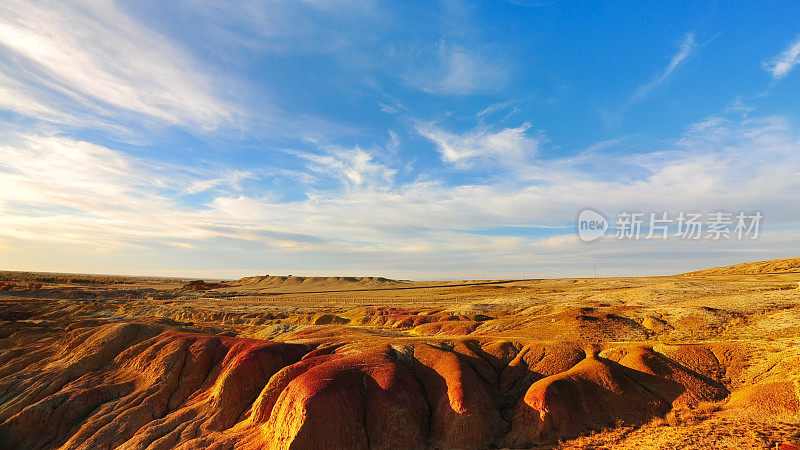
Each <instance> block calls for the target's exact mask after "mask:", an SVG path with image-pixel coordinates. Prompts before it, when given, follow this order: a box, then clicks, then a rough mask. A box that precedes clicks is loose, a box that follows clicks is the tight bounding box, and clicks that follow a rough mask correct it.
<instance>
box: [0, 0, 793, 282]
mask: <svg viewBox="0 0 800 450" xmlns="http://www.w3.org/2000/svg"><path fill="white" fill-rule="evenodd" d="M798 65H800V8H798V7H797V5H794V4H792V3H788V2H786V3H773V4H770V5H762V4H755V3H753V4H748V3H744V2H708V3H702V4H701V2H686V3H683V4H682V3H678V2H675V3H671V4H668V5H645V4H640V3H633V4H631V2H618V3H614V2H607V3H602V4H599V3H591V4H587V3H585V2H548V1H528V0H512V1H506V2H458V1H443V2H373V1H369V0H345V1H322V0H309V1H296V2H290V1H269V2H265V1H248V0H245V1H237V2H224V1H205V0H178V1H174V2H159V1H150V0H146V1H136V2H133V1H131V2H113V1H52V2H37V3H34V4H31V3H30V2H26V1H16V0H10V1H6V2H3V4H2V5H0V266H2V268H4V269H23V270H42V271H65V272H100V273H131V274H163V275H180V276H197V277H238V276H243V275H249V274H257V273H261V274H263V273H272V274H276V273H281V274H285V273H292V274H296V275H300V274H304V275H328V274H341V275H383V276H390V277H401V278H417V279H420V278H422V279H424V278H480V277H518V276H521V275H522V274H523V272H524V273H525V274H526V275H527V276H586V275H590V274H592V273H593V270H592V267H593V265H594V264H597V265H598V266H599V268H600V273H601V274H604V275H623V274H661V273H674V272H680V271H684V270H691V269H696V268H701V267H706V266H709V265H721V264H727V263H734V262H739V261H747V260H758V259H767V258H774V257H785V256H797V255H798V254H800V252H799V251H800V239H798V238H800V234H799V233H800V201H799V200H800V195H799V194H798V193H800V189H798V188H800V128H799V127H800V123H798V119H800V117H798V111H800V108H798V106H800V89H799V88H798V83H800V68H798V67H797V66H798ZM585 207H592V208H594V209H596V210H598V211H601V212H603V213H604V214H606V215H607V216H608V217H609V218H610V219H613V216H614V215H615V214H617V213H618V212H619V211H623V210H627V211H631V210H637V211H659V212H660V211H668V212H670V213H674V212H677V211H683V210H687V211H688V210H693V211H704V212H708V211H715V210H726V211H749V212H752V211H761V212H762V214H763V215H764V218H765V219H764V228H763V230H762V231H763V232H762V234H761V236H760V237H759V239H757V240H752V241H750V240H748V241H737V240H724V241H709V240H701V241H691V242H686V241H680V240H674V239H670V240H666V241H653V240H648V241H644V240H640V241H619V240H615V239H601V240H600V241H598V242H592V243H589V244H587V243H584V242H581V241H580V240H579V239H578V237H577V234H576V232H575V218H576V216H577V214H578V211H580V210H581V209H582V208H585Z"/></svg>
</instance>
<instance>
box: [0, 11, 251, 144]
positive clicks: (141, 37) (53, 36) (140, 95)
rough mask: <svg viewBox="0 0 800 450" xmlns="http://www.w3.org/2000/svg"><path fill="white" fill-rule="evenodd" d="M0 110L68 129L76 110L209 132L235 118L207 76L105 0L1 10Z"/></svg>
mask: <svg viewBox="0 0 800 450" xmlns="http://www.w3.org/2000/svg"><path fill="white" fill-rule="evenodd" d="M0 88H2V90H3V91H4V92H3V96H2V98H3V99H2V100H0V107H2V108H4V109H8V110H11V111H13V112H16V113H18V114H22V115H27V116H34V117H38V118H44V119H49V120H53V121H58V122H65V123H69V124H73V123H74V122H75V116H76V114H75V111H83V112H90V113H91V114H92V115H94V116H99V117H106V118H108V117H119V116H120V115H121V114H135V115H139V116H141V117H144V118H146V119H148V120H156V121H159V122H162V123H164V122H165V123H168V124H177V125H185V126H191V127H196V128H200V129H213V128H215V127H217V126H219V125H220V124H222V123H225V122H226V121H229V120H231V119H232V118H233V117H234V116H235V115H236V114H237V111H236V108H235V107H234V106H233V105H231V104H230V103H228V102H227V101H225V100H223V99H222V98H221V97H220V96H219V95H217V94H216V93H215V89H214V87H213V80H212V78H211V77H210V76H209V75H208V71H207V70H204V68H203V67H202V66H200V65H199V64H198V63H196V62H195V61H193V60H192V58H191V57H190V56H188V55H187V54H186V52H184V51H183V50H182V49H181V48H180V47H179V46H178V45H176V44H175V43H173V42H170V41H169V40H168V39H167V38H165V37H164V36H161V35H159V34H158V33H156V32H155V31H153V30H152V29H148V28H147V27H145V26H143V25H142V24H140V23H138V22H136V21H135V20H134V19H132V18H131V17H130V15H128V14H127V13H126V12H125V11H123V10H122V9H121V8H120V7H118V6H117V5H116V4H115V2H113V1H110V0H101V1H83V0H76V1H47V2H37V3H31V2H26V1H19V0H9V1H6V2H3V3H2V5H0Z"/></svg>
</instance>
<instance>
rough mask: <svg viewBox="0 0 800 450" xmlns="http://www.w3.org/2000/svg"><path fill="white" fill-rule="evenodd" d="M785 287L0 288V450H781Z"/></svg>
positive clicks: (42, 282) (793, 330)
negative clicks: (113, 449)
mask: <svg viewBox="0 0 800 450" xmlns="http://www.w3.org/2000/svg"><path fill="white" fill-rule="evenodd" d="M798 282H800V258H792V259H785V260H776V261H769V262H763V263H749V264H743V265H737V266H731V267H727V268H718V269H709V270H706V271H700V272H694V273H690V274H684V275H676V276H669V277H639V278H583V279H542V280H539V279H531V280H493V281H484V280H474V281H449V282H412V281H395V280H388V279H384V278H346V277H332V278H304V277H275V276H272V277H270V276H265V277H248V278H243V279H240V280H237V281H222V282H210V281H208V282H200V281H193V282H189V280H177V279H154V278H153V279H149V278H134V277H112V276H90V275H59V274H41V273H17V272H0V320H1V321H0V447H2V448H53V447H61V448H98V447H102V448H109V447H123V448H152V449H157V448H163V449H168V448H176V447H178V448H494V447H500V448H502V447H509V448H552V447H558V448H604V447H608V448H611V447H613V448H784V449H790V448H796V447H794V445H800V290H798V289H797V287H798Z"/></svg>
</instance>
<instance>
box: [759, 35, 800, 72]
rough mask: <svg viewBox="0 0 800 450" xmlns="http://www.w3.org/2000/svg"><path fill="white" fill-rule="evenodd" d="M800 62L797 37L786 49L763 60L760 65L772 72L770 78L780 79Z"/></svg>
mask: <svg viewBox="0 0 800 450" xmlns="http://www.w3.org/2000/svg"><path fill="white" fill-rule="evenodd" d="M798 64H800V39H797V40H796V41H794V42H793V43H792V44H790V45H789V47H787V48H786V50H784V51H782V52H781V53H780V54H779V55H777V56H775V57H774V58H772V59H770V60H768V61H764V63H762V67H763V68H764V70H766V71H767V72H769V73H771V74H772V78H774V79H776V80H780V79H781V78H784V77H785V76H786V75H788V74H789V72H791V71H792V70H793V69H794V68H795V66H797V65H798Z"/></svg>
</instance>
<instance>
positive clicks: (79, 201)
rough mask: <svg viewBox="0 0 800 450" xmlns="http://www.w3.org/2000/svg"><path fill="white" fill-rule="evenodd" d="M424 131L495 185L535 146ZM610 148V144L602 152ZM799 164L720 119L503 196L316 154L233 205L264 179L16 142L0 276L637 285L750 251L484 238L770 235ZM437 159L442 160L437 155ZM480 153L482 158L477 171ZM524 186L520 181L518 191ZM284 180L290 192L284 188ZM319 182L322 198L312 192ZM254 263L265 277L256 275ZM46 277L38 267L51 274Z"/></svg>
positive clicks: (378, 163) (770, 133)
mask: <svg viewBox="0 0 800 450" xmlns="http://www.w3.org/2000/svg"><path fill="white" fill-rule="evenodd" d="M427 131H428V132H429V133H434V134H435V135H436V138H438V139H441V140H442V146H444V147H447V148H448V149H449V150H447V151H450V152H452V153H453V157H454V158H455V160H454V162H453V164H457V162H458V161H471V160H474V161H480V162H481V164H482V165H484V166H490V167H495V168H501V169H503V170H511V169H510V168H509V166H508V165H507V164H506V162H505V161H504V159H503V158H504V157H506V156H507V155H509V154H510V155H518V154H519V152H520V151H522V150H524V149H526V148H529V146H532V145H534V144H535V143H536V142H537V141H536V137H535V133H533V132H532V131H531V130H530V129H528V128H527V127H520V128H512V129H507V130H501V131H496V132H491V131H485V130H479V131H478V132H476V130H470V131H467V132H465V133H461V134H459V133H453V132H444V131H442V130H441V129H438V128H431V129H429V130H427ZM442 133H444V134H442ZM433 137H434V135H431V139H433ZM493 140H498V141H499V142H500V144H496V143H495V144H493V143H492V142H494V141H493ZM529 140H530V141H529ZM387 145H391V139H390V141H389V143H388V144H387ZM437 145H438V144H437ZM609 145H611V146H613V145H615V143H614V142H613V141H611V142H606V143H603V144H602V145H601V146H600V147H602V148H607V147H608V146H609ZM799 149H800V132H798V130H796V129H795V128H793V127H792V126H791V124H790V123H789V122H788V121H786V120H784V119H782V118H779V117H766V118H760V119H757V120H756V119H747V120H733V119H729V118H725V117H723V116H717V117H713V118H710V119H708V120H705V121H703V122H701V123H698V124H696V125H695V126H693V127H691V128H690V129H688V130H687V131H686V133H685V134H684V135H683V136H681V138H680V139H676V140H674V141H672V142H670V143H667V144H665V148H664V149H661V150H658V151H651V152H649V153H640V154H638V156H632V155H630V154H619V155H615V154H613V153H608V152H606V151H596V152H585V153H584V154H582V155H581V157H580V158H556V159H552V158H549V159H543V158H541V157H538V158H531V159H527V160H524V161H520V162H518V165H519V167H517V168H516V169H514V170H516V172H515V176H514V177H513V178H515V179H516V181H515V182H514V183H508V182H506V180H503V179H502V177H501V178H498V179H487V180H483V181H480V182H477V181H473V183H471V184H470V183H461V184H455V185H454V184H452V183H449V182H447V181H446V180H445V179H442V178H437V177H433V176H431V175H428V176H425V175H424V174H423V175H422V176H420V177H419V178H417V179H414V180H410V181H405V180H402V179H399V178H398V177H397V176H395V173H396V168H395V167H394V164H395V163H394V162H393V160H391V159H384V158H381V157H380V155H381V152H385V151H386V149H383V148H376V149H364V148H359V147H352V148H323V149H321V152H320V153H319V154H307V153H295V156H297V157H298V158H299V160H300V161H303V162H304V168H303V169H302V170H301V173H305V174H310V178H309V179H308V180H306V182H307V183H308V184H307V185H304V186H300V189H302V190H303V191H302V192H304V193H305V195H303V196H301V197H300V198H296V199H293V200H291V201H282V200H280V199H276V198H270V197H269V196H268V195H259V194H257V193H255V192H252V191H250V192H247V191H241V190H238V189H237V187H236V183H237V182H238V180H240V179H241V177H243V176H254V177H257V176H259V174H261V173H263V172H265V171H266V170H265V168H253V169H252V170H248V171H246V172H245V174H241V173H238V172H236V169H232V170H233V172H232V173H216V172H214V173H211V172H202V171H197V172H192V171H186V170H178V171H176V170H174V169H171V168H169V167H159V166H158V164H152V163H151V162H146V161H141V160H137V159H134V158H131V157H129V156H126V155H125V154H124V153H121V152H119V151H116V150H113V149H110V148H107V147H103V146H98V145H95V144H90V143H86V142H83V141H79V140H74V139H67V138H63V137H58V136H40V135H29V136H24V137H21V138H19V139H18V140H17V141H16V142H12V143H8V144H5V145H3V146H0V236H3V239H2V240H3V241H4V242H6V243H8V242H18V244H16V245H11V246H9V247H4V248H0V255H2V256H3V258H4V259H3V260H6V261H11V260H16V259H8V258H10V257H11V256H14V257H15V258H16V257H20V258H23V259H22V260H25V261H34V258H33V257H32V256H31V255H28V254H24V253H23V252H22V250H21V249H31V248H39V246H41V245H45V244H46V245H48V246H50V247H51V248H52V249H53V252H51V253H47V252H45V253H46V254H48V255H51V254H64V255H65V256H63V257H61V258H62V259H61V266H60V267H61V268H62V270H66V269H68V268H70V267H74V266H70V264H72V262H73V261H74V260H72V259H70V258H74V257H75V256H74V255H76V254H80V253H81V252H91V251H103V252H105V253H109V254H129V253H130V252H132V251H134V250H132V249H136V248H147V247H148V246H153V245H162V246H165V248H169V249H171V250H165V251H164V252H163V254H164V255H170V254H173V253H171V252H179V253H180V255H181V258H178V259H177V260H179V261H181V262H183V263H185V262H186V261H187V260H188V261H192V264H194V262H195V261H198V255H208V259H204V261H206V263H205V264H207V265H206V266H205V267H206V270H208V271H209V272H211V271H214V270H216V269H222V267H218V266H215V265H214V261H218V260H217V259H216V258H214V257H213V255H220V254H225V255H228V256H226V257H225V258H226V259H224V260H223V261H220V262H219V264H221V265H223V266H225V267H224V268H225V269H229V268H231V267H234V266H236V264H241V267H248V268H251V269H252V268H253V267H263V269H264V270H270V271H275V270H290V269H292V270H293V272H296V271H297V270H295V268H304V269H305V270H307V271H309V272H313V271H317V273H319V271H322V272H324V271H325V270H326V268H327V270H328V271H330V272H333V271H340V272H349V273H353V272H359V271H360V272H361V273H368V272H374V271H376V270H378V271H380V272H381V273H383V274H386V275H390V276H418V277H422V276H425V275H424V274H422V273H421V272H416V275H414V273H415V271H420V270H422V269H420V268H421V267H424V271H425V272H428V273H429V275H428V276H448V274H449V276H464V273H463V272H460V270H461V271H467V272H468V273H469V271H470V270H478V271H479V270H480V267H486V266H494V267H497V268H498V269H497V270H503V271H505V272H504V273H506V274H508V273H510V272H509V271H512V270H518V269H519V268H520V267H531V266H535V265H541V267H545V266H546V265H547V264H548V263H550V264H552V261H553V260H554V259H558V260H561V261H570V263H569V264H568V265H567V264H566V263H565V267H567V268H571V269H570V270H574V269H575V266H574V265H573V264H578V263H579V262H581V261H583V262H590V261H591V260H592V258H598V257H600V255H602V257H603V258H604V261H617V260H619V261H621V260H623V259H625V260H636V259H637V258H641V261H640V263H641V267H643V269H642V270H655V269H654V268H656V266H657V265H654V263H653V262H652V261H651V260H652V255H653V254H673V253H674V254H678V253H679V252H692V251H697V252H700V253H702V252H706V256H705V257H706V258H708V257H709V256H707V255H719V254H720V252H721V253H724V252H730V253H732V254H739V255H741V254H742V253H741V252H746V251H751V250H748V249H754V248H756V247H754V246H753V245H755V244H747V245H749V247H741V246H740V245H744V244H737V243H736V242H729V243H699V244H696V245H695V244H694V243H690V244H686V245H684V244H680V245H678V244H675V243H674V242H672V241H670V243H669V245H672V247H670V246H669V245H667V244H660V243H636V244H633V243H622V244H619V243H617V242H608V243H604V244H600V245H596V246H586V245H585V244H582V243H580V242H578V240H577V239H576V238H575V237H573V236H548V237H544V238H539V237H535V236H525V235H503V233H494V232H488V233H487V232H484V231H483V230H493V229H506V228H508V227H520V228H525V227H534V226H542V225H545V226H570V225H571V224H572V221H573V220H574V217H575V213H576V211H578V210H579V209H581V208H583V207H586V206H591V207H594V208H597V209H599V210H600V211H603V212H605V213H607V214H616V212H618V211H619V210H620V209H628V210H642V211H653V210H655V211H661V210H665V209H666V210H670V211H677V210H682V209H685V210H712V209H714V210H715V209H727V210H748V211H750V210H761V211H762V212H763V214H764V215H765V217H766V220H767V221H768V223H769V225H770V226H773V227H776V226H779V227H789V228H791V227H797V226H798V225H800V224H798V223H797V222H796V220H797V219H796V215H794V214H793V213H792V212H791V211H789V212H787V211H788V210H789V208H787V207H786V205H793V204H796V203H797V201H798V197H797V195H798V194H797V193H798V192H800V181H799V180H800V156H799V155H800V151H798V150H799ZM440 151H442V152H443V156H444V152H445V150H444V148H440ZM487 151H488V152H490V154H491V157H488V158H486V157H483V156H480V155H481V154H483V153H481V152H487ZM604 159H605V160H608V159H610V161H606V164H608V165H610V166H612V167H615V169H614V173H602V174H601V173H597V172H596V171H592V170H589V169H587V166H589V167H592V166H595V165H596V164H595V163H599V162H600V161H602V160H604ZM523 173H530V174H532V175H531V177H530V178H527V179H526V178H524V177H517V176H516V174H523ZM631 174H632V175H631ZM295 175H296V174H291V175H290V176H291V177H292V178H293V179H297V177H296V176H295ZM320 177H326V178H328V179H330V180H333V181H334V182H333V183H318V182H317V181H318V180H319V178H320ZM219 180H228V181H225V182H220V181H219ZM197 189H203V190H205V195H206V196H207V198H208V199H209V200H207V201H206V202H204V203H203V204H202V205H192V204H190V203H186V202H183V201H182V196H183V195H189V194H191V192H193V191H196V190H197ZM698 191H701V192H703V193H704V195H703V196H698V195H697V192H698ZM643 193H646V195H643ZM165 211H169V213H165ZM771 233H772V232H765V234H764V239H766V240H765V241H764V242H765V243H769V245H767V244H764V245H762V244H758V245H759V246H760V247H758V248H762V249H765V250H764V252H768V251H769V252H773V253H770V254H776V255H777V254H779V252H781V251H782V252H787V251H789V250H790V249H795V250H797V251H800V248H797V242H796V234H795V235H791V233H789V234H786V233H784V234H780V233H779V232H775V233H774V234H771ZM25 243H27V244H25ZM737 245H739V247H737ZM70 246H72V247H70ZM75 246H77V247H75ZM684 247H685V248H684ZM68 248H69V249H71V250H70V251H71V253H70V252H68V251H67V250H66V249H68ZM233 249H235V251H234V250H233ZM701 250H702V251H701ZM115 252H116V253H115ZM626 252H627V253H626ZM637 252H638V253H637ZM659 252H661V253H659ZM736 252H738V253H736ZM45 253H43V255H44V254H45ZM143 254H146V252H145V253H143ZM687 254H689V253H687ZM763 254H764V253H762V254H760V255H763ZM70 255H72V256H70ZM259 255H269V260H270V261H274V262H272V263H269V262H267V263H265V262H264V260H263V256H261V257H259ZM637 255H639V256H637ZM698 255H699V253H697V254H692V258H697V257H698ZM42 258H44V256H42ZM259 258H262V259H259ZM690 259H691V258H690ZM115 260H116V261H117V264H121V262H120V261H122V262H124V261H130V260H129V259H128V258H116V259H115ZM177 260H176V261H177ZM40 261H41V259H40ZM54 261H55V260H53V259H52V257H51V256H48V261H47V262H48V264H54ZM376 261H381V263H380V264H378V265H376ZM421 261H422V262H421ZM472 261H479V263H477V262H476V263H474V264H473V262H472ZM686 261H687V264H689V259H687V260H686ZM131 264H133V263H131ZM177 264H178V263H177V262H176V266H175V267H176V268H180V267H179V265H177ZM614 264H616V263H614ZM620 264H621V263H620ZM692 264H694V263H692ZM142 267H144V266H142ZM628 267H630V266H628ZM47 268H54V267H52V265H51V266H47ZM515 268H516V269H515ZM648 268H649V269H648ZM72 270H76V269H72ZM186 270H189V269H188V268H186ZM565 270H567V269H565ZM226 273H227V272H226ZM471 273H474V272H471ZM550 273H553V272H550ZM573 273H574V272H573ZM562 274H563V273H562Z"/></svg>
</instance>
